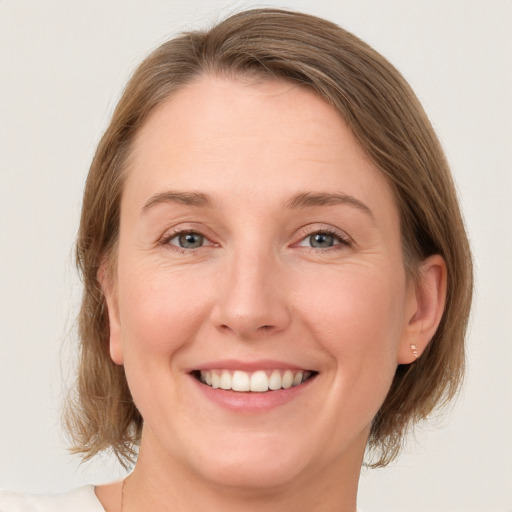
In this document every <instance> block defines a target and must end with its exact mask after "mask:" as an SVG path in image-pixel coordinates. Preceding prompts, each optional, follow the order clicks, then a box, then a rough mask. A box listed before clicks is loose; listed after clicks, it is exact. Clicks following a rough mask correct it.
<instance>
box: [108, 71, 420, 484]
mask: <svg viewBox="0 0 512 512" xmlns="http://www.w3.org/2000/svg"><path fill="white" fill-rule="evenodd" d="M105 288H106V290H107V291H106V294H107V300H108V305H109V314H110V322H111V354H112V358H113V360H114V361H115V362H116V363H118V364H123V365H124V366H125V369H126V375H127V379H128V382H129V385H130V389H131V392H132V394H133V398H134V400H135V403H136V405H137V407H138V408H139V410H140V412H141V414H142V416H143V418H144V421H145V426H144V432H143V439H142V445H141V454H140V457H141V459H142V458H144V457H146V459H147V460H150V461H151V462H152V463H153V464H157V465H158V464H165V465H167V466H168V465H169V464H171V465H174V466H175V467H179V468H181V469H182V470H183V471H186V472H189V473H190V474H194V475H195V476H197V477H198V478H202V479H205V480H207V481H210V482H216V483H227V484H230V485H242V486H245V485H252V486H259V487H265V486H279V485H285V484H287V483H290V482H305V481H307V480H308V479H310V478H311V477H312V476H315V475H316V476H318V475H322V474H323V473H325V474H336V475H337V478H339V477H340V475H342V474H343V471H346V470H347V468H348V467H349V466H350V468H352V469H353V468H354V467H356V468H359V466H360V463H361V458H362V455H363V451H364V447H365V444H366V440H367V436H368V432H369V428H370V424H371V421H372V418H373V417H374V415H375V414H376V412H377V410H378V409H379V406H380V405H381V404H382V402H383V400H384V398H385V395H386V393H387V391H388V389H389V387H390V384H391V381H392V378H393V375H394V373H395V369H396V366H397V364H398V363H399V362H401V361H400V353H402V352H403V350H404V347H405V346H408V343H409V340H408V337H407V336H408V334H407V325H408V320H409V318H410V316H411V310H412V308H413V307H414V292H413V291H412V290H411V289H410V287H409V286H408V282H407V280H406V275H405V272H404V265H403V261H402V252H401V238H400V227H399V216H398V212H397V208H396V206H395V202H394V198H393V193H392V190H391V188H390V186H389V184H388V183H387V181H386V179H385V178H384V177H383V175H382V174H381V173H380V172H379V171H378V170H377V169H376V168H375V166H374V165H373V164H372V163H371V162H370V161H369V160H368V159H367V157H366V156H365V154H364V151H363V150H362V149H361V147H360V146H359V145H358V144H357V142H356V141H355V139H354V137H353V135H352V133H351V132H350V131H349V129H348V128H347V126H346V124H345V123H344V121H343V120H342V119H341V118H340V116H339V115H338V114H337V113H336V112H335V111H334V110H333V109H332V108H330V107H329V106H328V105H327V104H326V103H325V102H324V101H323V100H321V99H319V98H318V97H317V96H316V95H315V94H313V93H312V92H310V91H309V90H308V89H306V88H303V87H298V86H294V85H292V84H289V83H286V82H280V81H264V82H258V83H255V82H251V83H249V82H248V81H242V80H235V79H223V78H216V77H203V78H201V79H200V80H198V81H197V82H196V83H194V84H192V85H188V86H186V87H185V88H184V89H182V90H181V91H179V92H178V93H177V94H175V95H174V96H173V97H172V98H171V99H170V100H168V101H167V102H165V103H163V104H161V105H160V106H159V107H158V108H157V109H156V110H155V111H154V112H153V113H152V115H151V116H150V117H149V119H148V121H147V122H146V123H145V125H144V126H143V128H142V129H141V130H140V132H139V134H138V137H137V139H136V141H135V144H134V152H133V158H132V160H131V162H130V165H129V169H128V173H127V180H126V183H125V188H124V192H123V198H122V204H121V229H120V238H119V246H118V259H117V269H116V276H115V282H114V283H113V285H112V286H105ZM401 351H402V352H401ZM290 386H291V387H290ZM233 388H234V389H233ZM276 388H277V389H276ZM251 389H252V391H251ZM265 390H266V391H265Z"/></svg>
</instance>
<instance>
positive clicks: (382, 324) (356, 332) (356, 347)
mask: <svg viewBox="0 0 512 512" xmlns="http://www.w3.org/2000/svg"><path fill="white" fill-rule="evenodd" d="M315 282H316V283H318V282H322V283H323V285H322V286H321V287H319V286H318V285H317V286H315ZM308 284H309V285H310V286H308ZM301 296H302V297H303V299H304V302H303V304H302V306H301V309H302V311H303V312H304V314H303V317H304V318H305V320H306V322H307V323H308V326H309V328H310V329H311V330H312V331H314V332H315V337H316V338H317V339H318V340H321V343H322V344H323V345H324V348H325V349H326V350H327V351H328V352H329V353H330V354H331V355H332V356H333V357H334V358H335V359H336V360H337V364H339V365H342V366H346V365H353V366H354V367H357V371H359V372H360V373H361V374H362V373H363V372H372V373H374V374H375V373H376V372H379V371H380V370H381V369H382V370H384V369H385V370H386V371H387V372H389V371H390V369H391V370H392V371H393V372H394V369H395V368H396V352H397V348H398V344H399V341H400V335H401V329H402V324H403V308H404V300H405V279H404V278H402V277H401V272H400V271H399V272H395V271H393V269H390V270H389V271H387V272H385V271H384V272H383V271H380V272H377V271H376V269H375V268H373V267H371V266H363V265H347V266H346V267H345V268H343V269H342V270H339V269H334V271H333V272H332V273H331V274H330V275H329V276H328V278H324V279H322V280H321V281H320V280H311V282H310V283H306V286H305V287H304V289H303V291H302V293H301Z"/></svg>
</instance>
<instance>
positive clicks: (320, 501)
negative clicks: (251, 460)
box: [122, 442, 364, 512]
mask: <svg viewBox="0 0 512 512" xmlns="http://www.w3.org/2000/svg"><path fill="white" fill-rule="evenodd" d="M363 451H364V450H363ZM156 452H157V453H155V452H154V450H152V447H150V446H147V445H145V444H144V442H143V443H142V444H141V450H140V454H139V459H138V461H137V465H136V467H135V469H134V471H133V473H132V474H131V475H130V476H129V478H128V479H127V480H126V483H125V485H124V490H123V507H122V512H138V511H142V510H158V511H161V512H171V511H172V512H192V511H197V510H208V511H211V512H239V511H240V510H244V512H256V511H257V512H261V511H262V510H264V511H265V512H281V511H282V510H294V511H297V512H301V511H304V512H306V511H308V512H309V511H310V510H315V512H355V510H356V495H357V485H358V480H359V472H360V468H361V461H362V453H360V454H357V457H355V458H354V457H348V458H347V460H346V461H344V462H345V463H346V464H339V463H337V464H336V465H335V466H329V467H323V469H322V470H321V471H318V472H317V473H314V472H311V471H310V472H308V473H307V474H306V473H304V474H298V475H297V476H296V477H295V478H294V479H292V480H290V481H289V482H286V483H285V484H281V485H279V486H276V487H268V486H265V487H262V486H258V485H252V483H253V482H250V484H249V483H248V484H247V485H245V486H244V485H237V486H232V485H223V484H222V483H218V482H213V481H210V480H208V479H207V478H204V476H202V475H198V474H197V473H195V472H192V471H190V470H189V469H187V468H185V467H184V466H183V465H182V464H180V463H177V462H176V461H175V460H172V461H170V460H167V461H165V460H162V456H161V455H162V454H161V452H159V453H158V450H157V451H156ZM350 459H352V460H350Z"/></svg>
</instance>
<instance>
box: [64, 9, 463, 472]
mask: <svg viewBox="0 0 512 512" xmlns="http://www.w3.org/2000/svg"><path fill="white" fill-rule="evenodd" d="M204 75H217V76H227V77H240V78H249V79H251V78H254V79H269V80H276V79H277V80H285V81H289V82H292V83H294V84H299V85H301V86H303V87H307V88H309V89H310V90H313V91H315V92H316V93H317V94H318V95H319V96H320V97H321V98H323V99H324V100H325V101H326V102H327V103H328V104H330V105H332V106H333V107H334V108H336V109H337V111H338V112H339V114H340V115H341V116H342V118H343V119H344V120H345V122H346V123H347V124H348V126H349V127H350V128H351V130H352V131H353V133H354V135H355V137H356V139H357V140H358V142H359V144H360V145H361V146H362V148H364V150H365V152H366V154H367V155H368V157H369V158H370V160H372V161H373V163H374V164H375V165H376V166H377V168H378V169H380V171H381V172H383V173H384V174H385V175H386V176H387V179H388V181H389V183H390V184H391V186H392V188H393V190H394V194H395V198H396V202H397V206H398V210H399V214H400V220H401V233H402V245H403V254H404V262H405V269H406V272H407V275H408V276H409V278H410V279H412V280H415V279H417V277H418V272H419V267H420V263H421V262H422V261H423V260H424V259H425V258H427V257H428V256H430V255H433V254H440V255H442V256H443V258H444V259H445V261H446V265H447V270H448V286H447V301H446V306H445V310H444V314H443V317H442V320H441V323H440V326H439V328H438V330H437V332H436V334H435V335H434V337H433V338H432V340H431V342H430V343H429V345H428V347H427V349H426V350H425V351H424V353H423V354H422V355H421V357H420V358H419V359H418V360H416V361H415V362H414V363H412V364H410V365H400V366H398V368H397V370H396V375H395V377H394V380H393V383H392V385H391V389H390V390H389V393H388V395H387V398H386V399H385V401H384V403H383V405H382V407H381V408H380V410H379V411H378V413H377V415H376V417H375V418H374V420H373V424H372V428H371V433H370V437H369V441H368V446H369V449H370V454H371V459H372V463H371V465H372V466H375V467H376V466H384V465H386V464H388V463H389V462H390V461H391V460H393V459H394V458H395V457H396V456H397V455H398V453H399V451H400V448H401V446H402V444H403V440H404V436H405V434H406V432H407V430H408V429H409V428H410V427H411V426H413V425H414V424H415V423H417V422H418V421H419V420H421V419H424V418H426V417H427V416H428V415H430V413H431V412H432V411H433V410H434V408H436V407H438V406H441V405H444V404H446V403H447V402H448V401H449V400H450V399H451V398H452V397H453V396H454V395H455V394H456V392H457V391H458V389H459V387H460V384H461V381H462V378H463V374H464V362H465V356H464V338H465V334H466V328H467V322H468V317H469V312H470V305H471V297H472V283H473V277H472V262H471V253H470V249H469V243H468V239H467V236H466V232H465V228H464V223H463V219H462V216H461V212H460V209H459V205H458V201H457V195H456V191H455V187H454V184H453V181H452V177H451V174H450V170H449V167H448V164H447V162H446V159H445V156H444V153H443V150H442V148H441V145H440V143H439V141H438V139H437V137H436V135H435V133H434V130H433V128H432V126H431V124H430V122H429V120H428V118H427V116H426V114H425V112H424V110H423V108H422V107H421V105H420V103H419V101H418V99H417V98H416V96H415V95H414V93H413V92H412V90H411V88H410V87H409V85H408V84H407V82H406V81H405V80H404V78H403V77H402V76H401V75H400V73H399V72H398V71H397V70H396V69H395V68H394V67H393V66H392V65H391V64H390V63H389V62H387V61H386V59H384V58H383V57H382V56H381V55H380V54H379V53H377V52H376V51H375V50H373V49H372V48H371V47H369V46H368V45H367V44H366V43H364V42H363V41H361V40H360V39H358V38H357V37H355V36H354V35H352V34H350V33H349V32H347V31H345V30H343V29H342V28H340V27H338V26H337V25H335V24H333V23H331V22H329V21H326V20H323V19H320V18H317V17H314V16H310V15H306V14H301V13H296V12H288V11H283V10H277V9H256V10H250V11H246V12H240V13H238V14H235V15H233V16H231V17H229V18H227V19H225V20H224V21H222V22H220V23H219V24H217V25H215V26H214V27H213V28H211V29H210V30H208V31H193V32H188V33H184V34H181V35H179V36H177V37H175V38H173V39H171V40H169V41H167V42H165V43H164V44H162V45H161V46H160V47H159V48H157V49H156V50H155V51H153V52H152V53H151V54H150V55H149V56H148V57H147V58H146V59H145V60H144V61H143V62H142V64H141V65H140V66H139V68H138V69H137V70H136V71H135V73H134V74H133V76H132V78H131V79H130V81H129V82H128V84H127V86H126V89H125V91H124V93H123V95H122V98H121V100H120V101H119V103H118V105H117V107H116V109H115V111H114V114H113V117H112V120H111V122H110V125H109V126H108V128H107V130H106V132H105V134H104V135H103V138H102V139H101V141H100V143H99V145H98V148H97V151H96V154H95V156H94V159H93V162H92V165H91V168H90V171H89V175H88V178H87V183H86V186H85V192H84V198H83V207H82V216H81V222H80V228H79V232H78V239H77V248H76V257H77V264H78V267H79V271H80V274H81V277H82V279H83V283H84V292H83V299H82V306H81V310H80V314H79V320H78V329H79V339H80V355H79V368H78V383H77V388H76V390H75V392H74V393H73V394H72V395H71V396H70V399H69V401H68V406H67V408H66V414H65V419H66V425H67V428H68V431H69V432H70V434H71V436H72V439H73V442H74V445H73V448H72V451H74V452H75V453H81V454H82V455H83V457H84V459H89V458H91V457H92V456H93V455H95V454H97V453H98V452H100V451H102V450H105V449H111V450H112V451H113V453H114V454H115V455H116V456H117V457H118V459H119V460H120V462H121V463H122V464H123V465H129V464H130V463H132V462H133V461H134V460H135V459H136V454H137V450H136V447H137V444H138V442H139V441H140V436H141V431H142V426H143V419H142V417H141V415H140V413H139V412H138V410H137V408H136V406H135V404H134V403H133V400H132V397H131V394H130V391H129V388H128V385H127V382H126V378H125V373H124V369H123V367H121V366H117V365H115V364H114V363H113V362H112V360H111V358H110V354H109V322H108V310H107V307H106V303H105V297H104V296H103V293H102V291H101V286H100V283H99V281H98V271H99V269H100V268H102V266H103V268H104V269H105V268H106V272H110V273H111V275H112V276H114V277H115V270H114V267H115V259H116V242H117V239H118V236H119V222H120V221H119V219H120V201H121V195H122V193H123V181H124V177H125V169H126V167H127V160H128V159H129V157H130V150H131V147H132V143H133V140H134V137H135V136H136V135H137V133H138V131H139V129H140V128H141V126H142V125H143V124H144V122H145V120H146V119H147V117H148V115H149V114H150V112H151V111H152V110H153V109H154V108H155V107H157V106H158V105H159V104H161V103H162V102H163V101H165V100H167V99H168V98H169V97H171V96H172V95H173V94H174V93H175V92H176V91H177V90H179V89H180V88H183V87H186V85H187V84H190V83H192V82H194V81H196V80H197V79H198V77H200V76H204Z"/></svg>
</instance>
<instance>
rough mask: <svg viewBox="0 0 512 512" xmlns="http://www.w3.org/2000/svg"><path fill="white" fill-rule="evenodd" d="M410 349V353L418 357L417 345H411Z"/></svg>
mask: <svg viewBox="0 0 512 512" xmlns="http://www.w3.org/2000/svg"><path fill="white" fill-rule="evenodd" d="M411 351H412V355H413V356H414V357H415V358H416V359H418V357H419V355H418V345H411Z"/></svg>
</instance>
